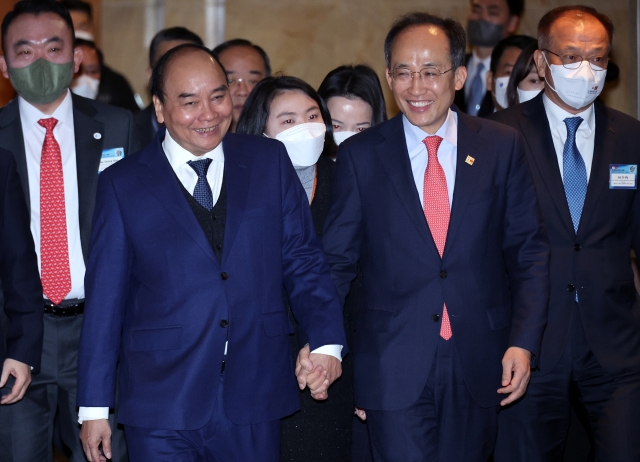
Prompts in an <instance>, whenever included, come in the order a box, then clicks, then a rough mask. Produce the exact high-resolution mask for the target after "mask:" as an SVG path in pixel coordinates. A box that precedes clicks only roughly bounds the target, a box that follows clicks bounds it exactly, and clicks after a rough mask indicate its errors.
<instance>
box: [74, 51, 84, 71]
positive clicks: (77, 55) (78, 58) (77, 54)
mask: <svg viewBox="0 0 640 462" xmlns="http://www.w3.org/2000/svg"><path fill="white" fill-rule="evenodd" d="M82 58H84V50H83V49H82V47H75V48H74V49H73V73H74V74H77V73H78V71H79V70H80V64H82Z"/></svg>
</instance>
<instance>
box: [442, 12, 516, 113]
mask: <svg viewBox="0 0 640 462" xmlns="http://www.w3.org/2000/svg"><path fill="white" fill-rule="evenodd" d="M523 11H524V0H471V10H470V11H469V16H468V18H467V39H468V41H469V44H470V45H471V50H472V51H471V54H469V55H467V60H466V66H467V72H468V76H467V80H466V82H465V84H464V88H463V89H461V90H458V91H457V92H456V97H455V100H454V103H455V104H456V106H458V108H459V109H461V110H462V111H464V112H466V113H468V114H469V115H478V110H479V109H480V106H481V104H482V99H483V98H484V95H485V93H486V91H487V87H486V78H487V71H488V70H489V65H490V64H491V52H492V51H493V47H494V46H496V45H497V44H498V42H499V41H500V40H502V39H503V38H506V37H508V36H509V35H511V34H513V33H515V31H516V30H517V29H518V24H519V23H520V18H521V16H522V13H523Z"/></svg>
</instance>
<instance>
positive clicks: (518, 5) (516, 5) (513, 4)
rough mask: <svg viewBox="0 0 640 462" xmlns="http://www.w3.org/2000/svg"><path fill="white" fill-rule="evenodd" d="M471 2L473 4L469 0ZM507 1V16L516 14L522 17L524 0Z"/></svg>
mask: <svg viewBox="0 0 640 462" xmlns="http://www.w3.org/2000/svg"><path fill="white" fill-rule="evenodd" d="M470 1H471V4H473V0H470ZM505 1H506V3H507V8H509V16H517V17H519V18H520V17H522V13H524V0H505Z"/></svg>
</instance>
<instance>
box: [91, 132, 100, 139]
mask: <svg viewBox="0 0 640 462" xmlns="http://www.w3.org/2000/svg"><path fill="white" fill-rule="evenodd" d="M93 137H94V138H95V139H97V140H99V139H100V138H102V135H101V134H100V133H94V134H93Z"/></svg>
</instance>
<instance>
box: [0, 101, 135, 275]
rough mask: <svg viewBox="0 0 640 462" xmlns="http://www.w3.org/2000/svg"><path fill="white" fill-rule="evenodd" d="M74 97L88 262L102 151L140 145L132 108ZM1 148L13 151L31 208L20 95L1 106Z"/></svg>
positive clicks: (83, 237) (82, 224)
mask: <svg viewBox="0 0 640 462" xmlns="http://www.w3.org/2000/svg"><path fill="white" fill-rule="evenodd" d="M71 98H72V101H73V125H74V133H75V141H76V163H77V170H78V205H79V214H80V239H81V241H82V253H83V255H84V259H85V263H86V261H87V259H88V257H89V237H90V235H91V218H92V216H93V208H94V206H95V195H96V187H97V184H98V167H99V166H100V158H101V157H102V151H103V150H105V149H112V148H119V147H122V148H124V151H125V155H130V154H133V153H134V152H135V151H138V150H139V149H140V145H139V142H138V138H137V135H136V133H135V130H134V129H133V116H132V115H131V113H130V112H129V111H127V110H125V109H121V108H117V107H113V106H109V105H107V104H104V103H100V102H97V101H93V100H90V99H87V98H83V97H81V96H78V95H75V94H73V93H72V94H71ZM96 134H100V136H97V135H96ZM0 147H3V148H5V149H8V150H9V151H11V152H12V153H13V155H14V157H15V160H16V164H17V169H18V174H19V175H20V180H21V181H22V188H23V189H24V193H25V196H26V200H27V206H29V207H30V203H31V202H30V200H29V177H28V173H27V159H26V155H25V149H24V137H23V134H22V123H21V122H20V110H19V107H18V99H17V98H16V99H14V100H13V101H11V102H10V103H9V104H7V105H6V106H5V107H3V108H2V109H0Z"/></svg>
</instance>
